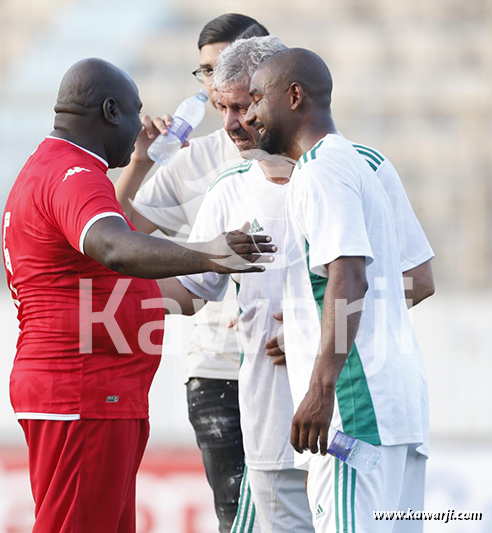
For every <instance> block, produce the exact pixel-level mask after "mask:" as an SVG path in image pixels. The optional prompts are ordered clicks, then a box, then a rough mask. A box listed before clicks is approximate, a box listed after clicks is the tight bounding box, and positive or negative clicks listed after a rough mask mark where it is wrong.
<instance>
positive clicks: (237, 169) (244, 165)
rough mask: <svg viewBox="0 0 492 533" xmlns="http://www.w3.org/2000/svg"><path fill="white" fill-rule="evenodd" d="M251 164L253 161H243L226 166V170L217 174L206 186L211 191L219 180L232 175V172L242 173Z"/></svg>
mask: <svg viewBox="0 0 492 533" xmlns="http://www.w3.org/2000/svg"><path fill="white" fill-rule="evenodd" d="M252 164H253V161H245V162H244V163H239V164H238V165H236V166H234V167H231V168H228V169H227V170H224V172H222V174H219V175H218V176H217V178H216V179H215V181H214V182H213V183H212V185H210V187H209V188H208V190H209V191H211V190H212V189H213V188H214V187H215V186H216V185H217V183H219V181H222V180H223V179H224V178H227V177H229V176H233V175H234V174H242V173H243V172H247V171H248V170H249V169H250V168H251V165H252Z"/></svg>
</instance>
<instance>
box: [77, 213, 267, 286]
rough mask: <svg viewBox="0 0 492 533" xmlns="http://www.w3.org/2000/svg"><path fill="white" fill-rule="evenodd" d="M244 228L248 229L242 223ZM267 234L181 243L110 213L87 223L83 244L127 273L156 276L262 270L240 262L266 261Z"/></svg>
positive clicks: (108, 264)
mask: <svg viewBox="0 0 492 533" xmlns="http://www.w3.org/2000/svg"><path fill="white" fill-rule="evenodd" d="M242 230H246V231H247V228H246V226H245V227H243V228H242ZM270 240H271V238H270V237H268V236H265V235H247V234H246V233H242V232H241V231H233V232H228V233H225V234H224V235H219V236H218V237H217V238H215V239H214V240H213V241H210V242H208V243H188V245H187V246H185V245H180V244H177V243H175V242H172V241H170V240H167V239H158V238H156V237H151V236H149V235H145V234H143V233H140V232H137V231H132V230H131V229H130V227H129V226H128V224H127V223H126V222H125V221H124V220H123V219H121V218H119V217H113V216H111V217H107V218H103V219H101V220H98V221H97V222H95V223H94V224H93V225H92V226H91V228H90V229H89V231H88V232H87V235H86V237H85V241H84V250H85V253H86V255H88V256H89V257H91V258H92V259H94V260H95V261H97V262H98V263H101V264H102V265H104V266H106V267H108V268H110V269H112V270H115V271H116V272H120V273H121V274H124V275H126V276H132V277H136V278H147V279H158V278H168V277H172V276H178V275H185V274H194V273H200V272H207V271H212V272H217V273H220V274H226V273H230V272H236V271H238V272H262V271H263V270H264V267H261V266H249V267H248V268H246V269H244V265H245V262H247V263H250V262H255V261H258V262H262V261H263V262H265V261H267V262H269V261H270V260H271V259H272V258H271V257H266V256H263V257H262V256H260V255H258V252H260V253H265V252H270V253H271V252H275V251H276V246H274V245H271V244H267V243H268V242H269V241H270ZM191 247H192V248H193V249H191ZM233 252H234V253H235V254H238V255H234V254H233ZM225 259H227V261H225V264H224V260H225ZM241 263H243V264H242V265H241Z"/></svg>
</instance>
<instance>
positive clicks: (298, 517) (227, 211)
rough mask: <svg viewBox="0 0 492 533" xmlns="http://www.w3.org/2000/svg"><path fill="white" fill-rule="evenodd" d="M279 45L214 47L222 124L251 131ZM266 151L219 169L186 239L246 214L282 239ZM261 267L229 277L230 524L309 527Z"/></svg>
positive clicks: (280, 168) (278, 185)
mask: <svg viewBox="0 0 492 533" xmlns="http://www.w3.org/2000/svg"><path fill="white" fill-rule="evenodd" d="M285 49H286V48H285V46H284V45H282V43H281V42H280V41H279V40H278V39H276V38H274V37H255V38H251V39H247V40H237V41H235V42H234V43H233V44H231V45H230V46H228V47H227V48H226V49H225V50H224V51H223V52H222V53H221V55H220V56H219V61H218V63H217V65H216V69H215V72H214V85H215V88H216V90H217V107H218V109H219V110H221V112H222V114H223V119H224V125H225V127H226V129H233V128H234V124H240V125H241V128H243V129H244V130H245V131H247V132H248V133H249V134H250V135H252V136H256V135H257V134H256V130H254V129H252V130H251V129H249V128H248V127H247V126H246V125H245V123H244V116H245V114H246V111H247V109H248V107H249V103H250V100H249V95H248V88H249V82H250V78H251V74H252V73H253V72H254V70H256V68H257V67H258V65H259V64H261V62H263V61H264V60H265V59H267V58H268V57H270V56H272V55H273V54H275V53H277V52H279V51H281V50H285ZM236 129H237V126H236ZM272 159H273V160H272V161H244V162H243V163H241V164H239V165H236V166H235V167H232V168H230V169H228V170H226V171H225V172H223V173H222V174H221V175H220V176H219V177H218V178H217V179H216V180H215V182H214V183H213V184H212V185H211V187H210V188H209V190H208V192H207V194H206V196H205V199H204V201H203V203H202V205H201V207H200V210H199V212H198V215H197V218H196V221H195V224H194V226H193V229H192V232H191V235H190V239H198V240H199V241H201V240H207V235H208V234H209V233H210V232H211V231H214V229H215V228H216V227H221V228H228V227H230V226H231V224H234V222H235V221H236V220H237V219H238V218H239V219H241V220H242V221H244V220H248V221H249V222H250V224H251V227H250V230H249V232H250V233H257V232H264V231H273V232H274V233H275V236H273V235H272V238H273V239H278V240H279V241H281V240H282V238H283V235H284V233H285V217H284V209H285V197H286V193H287V188H288V183H289V179H290V174H291V172H292V169H293V162H289V161H286V160H285V158H278V159H279V160H278V161H276V160H275V159H274V158H272ZM276 261H279V258H278V256H276ZM280 261H281V258H280ZM264 274H265V276H266V277H265V279H263V280H262V282H261V283H255V281H254V279H253V278H252V277H247V276H245V277H244V278H243V277H240V276H238V277H234V278H233V279H234V281H235V282H236V283H237V291H238V302H239V308H240V316H239V332H240V336H241V346H242V348H243V359H242V363H241V369H240V372H239V406H240V412H241V427H242V431H243V440H244V448H245V456H246V467H247V479H248V482H249V486H247V485H244V486H243V488H242V493H241V500H240V505H239V511H238V515H237V517H236V521H235V524H234V527H233V529H232V532H233V533H235V532H236V531H248V529H247V527H246V526H247V524H248V523H249V522H250V521H251V518H252V516H253V512H254V513H255V514H256V517H257V524H258V525H259V527H260V530H261V532H262V533H268V532H273V531H296V532H298V533H305V532H306V533H307V532H313V531H314V530H313V526H312V521H311V513H310V510H309V505H308V501H307V494H306V488H305V476H304V474H303V472H301V471H299V470H297V469H295V467H294V450H293V449H292V448H291V446H290V445H289V431H290V424H291V420H292V415H293V405H292V399H291V395H290V388H289V381H288V376H287V370H286V367H285V365H275V364H272V360H271V359H270V358H269V357H268V356H267V353H266V349H265V344H266V342H267V341H268V340H269V339H271V338H272V337H275V336H276V335H277V331H278V328H279V325H280V324H279V322H278V321H276V320H275V319H274V317H273V314H274V313H275V312H279V311H280V310H281V294H282V283H283V276H282V270H281V268H280V269H279V270H276V269H269V270H268V271H267V272H265V273H264ZM180 281H181V283H182V285H183V286H184V287H185V288H186V289H188V291H190V292H191V293H193V294H195V295H197V296H199V297H201V298H203V299H205V300H214V301H216V300H221V299H222V298H223V296H224V294H225V291H226V289H227V286H228V276H195V277H184V278H181V279H180ZM249 491H250V492H251V494H249ZM252 502H254V506H255V511H253V508H252V506H251V503H252Z"/></svg>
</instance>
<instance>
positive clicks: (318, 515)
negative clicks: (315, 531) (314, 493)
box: [315, 503, 326, 520]
mask: <svg viewBox="0 0 492 533" xmlns="http://www.w3.org/2000/svg"><path fill="white" fill-rule="evenodd" d="M325 514H326V511H324V510H323V507H321V505H320V504H319V503H318V507H316V517H315V518H316V520H319V519H320V518H321V517H323V516H325Z"/></svg>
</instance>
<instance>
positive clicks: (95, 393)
mask: <svg viewBox="0 0 492 533" xmlns="http://www.w3.org/2000/svg"><path fill="white" fill-rule="evenodd" d="M106 212H114V213H119V214H121V215H123V216H124V212H123V210H122V208H121V205H120V204H119V203H118V201H117V200H116V196H115V192H114V187H113V185H112V183H111V182H110V181H109V179H108V177H107V176H106V166H105V164H104V163H103V162H102V161H100V160H98V159H97V158H96V157H94V156H93V155H91V154H89V153H87V152H86V151H84V150H82V149H80V148H79V147H76V146H74V145H72V144H70V143H68V142H66V141H63V140H60V139H50V138H48V139H46V140H45V141H44V142H42V143H41V145H40V146H39V147H38V149H37V150H36V152H34V154H33V155H32V156H31V157H30V158H29V160H28V161H27V163H26V165H25V166H24V168H23V169H22V170H21V172H20V174H19V176H18V178H17V180H16V182H15V184H14V186H13V188H12V191H11V193H10V195H9V198H8V200H7V204H6V208H5V215H4V223H3V247H4V260H5V263H6V269H7V280H8V283H9V286H10V288H11V290H12V294H13V296H14V299H16V300H18V301H19V302H20V305H19V311H18V318H19V321H20V336H19V341H18V344H17V355H16V358H15V362H14V368H13V371H12V375H11V387H10V390H11V401H12V405H13V406H14V410H15V411H16V412H23V413H25V412H35V413H52V414H53V413H54V414H79V415H80V417H81V418H145V417H147V416H148V399H147V396H148V390H149V387H150V384H151V381H152V378H153V376H154V373H155V371H156V370H157V367H158V364H159V360H160V346H159V345H161V344H162V338H163V329H162V328H163V320H164V310H163V309H162V308H155V307H154V308H149V309H143V308H142V302H143V301H144V300H149V299H160V298H161V294H160V291H159V288H158V286H157V284H156V283H155V281H153V280H143V279H136V278H129V277H126V276H122V275H120V274H118V273H116V272H114V271H112V270H110V269H108V268H106V267H104V266H102V265H100V264H99V263H97V262H96V261H94V260H92V259H91V258H89V257H87V256H85V255H83V254H82V253H81V252H80V251H79V249H78V247H79V240H80V235H81V233H82V231H83V229H84V227H85V226H86V224H87V222H89V221H90V220H91V219H92V218H93V217H94V216H95V215H98V214H100V213H106ZM125 220H126V221H127V223H128V224H129V226H130V227H131V228H132V229H134V227H133V226H132V225H131V223H130V222H129V221H128V219H126V218H125ZM80 280H84V281H88V283H91V284H92V299H91V300H89V299H88V298H87V296H85V297H84V298H83V300H82V307H79V306H80V305H81V304H80V302H79V281H80ZM118 282H119V285H118V287H119V288H120V289H121V290H120V293H119V294H116V295H113V297H115V296H116V299H117V300H119V298H122V300H121V302H120V303H119V305H118V306H117V310H116V312H115V313H114V318H115V320H116V322H115V324H116V325H117V327H116V333H117V335H120V336H121V335H123V336H124V343H123V344H124V346H123V350H122V348H121V343H120V346H117V345H115V341H114V338H115V337H116V336H117V335H116V334H114V333H113V337H111V335H110V334H109V333H108V330H107V328H106V326H105V325H104V324H103V323H94V324H92V328H91V326H90V323H89V320H88V317H90V316H91V315H90V314H89V311H92V312H93V313H94V312H100V311H102V310H104V309H105V308H106V305H107V304H108V301H109V299H110V297H111V295H112V291H113V289H114V288H115V286H116V285H117V283H118ZM128 283H129V285H128V287H127V284H128ZM161 301H162V300H161ZM154 305H155V306H157V305H161V303H157V300H156V303H155V304H154ZM115 309H116V306H115ZM79 310H81V311H82V313H80V317H79ZM79 322H81V323H82V328H83V331H84V334H83V335H81V336H80V339H81V340H82V341H84V342H85V341H86V340H87V332H88V331H92V353H82V352H83V351H84V350H88V348H83V349H81V347H80V346H79V344H80V342H79V329H80V328H79ZM144 325H145V326H144ZM142 326H143V329H142V332H141V337H142V338H145V337H149V342H147V343H146V344H145V345H143V344H142V343H141V342H139V331H140V329H141V328H142ZM110 329H111V328H110ZM114 329H115V328H114V327H113V330H114ZM151 330H152V331H151ZM140 344H142V346H140ZM118 347H119V348H120V350H119V351H118ZM122 351H123V352H127V353H119V352H122ZM148 352H152V353H148ZM108 397H109V400H108ZM116 397H117V401H116Z"/></svg>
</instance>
